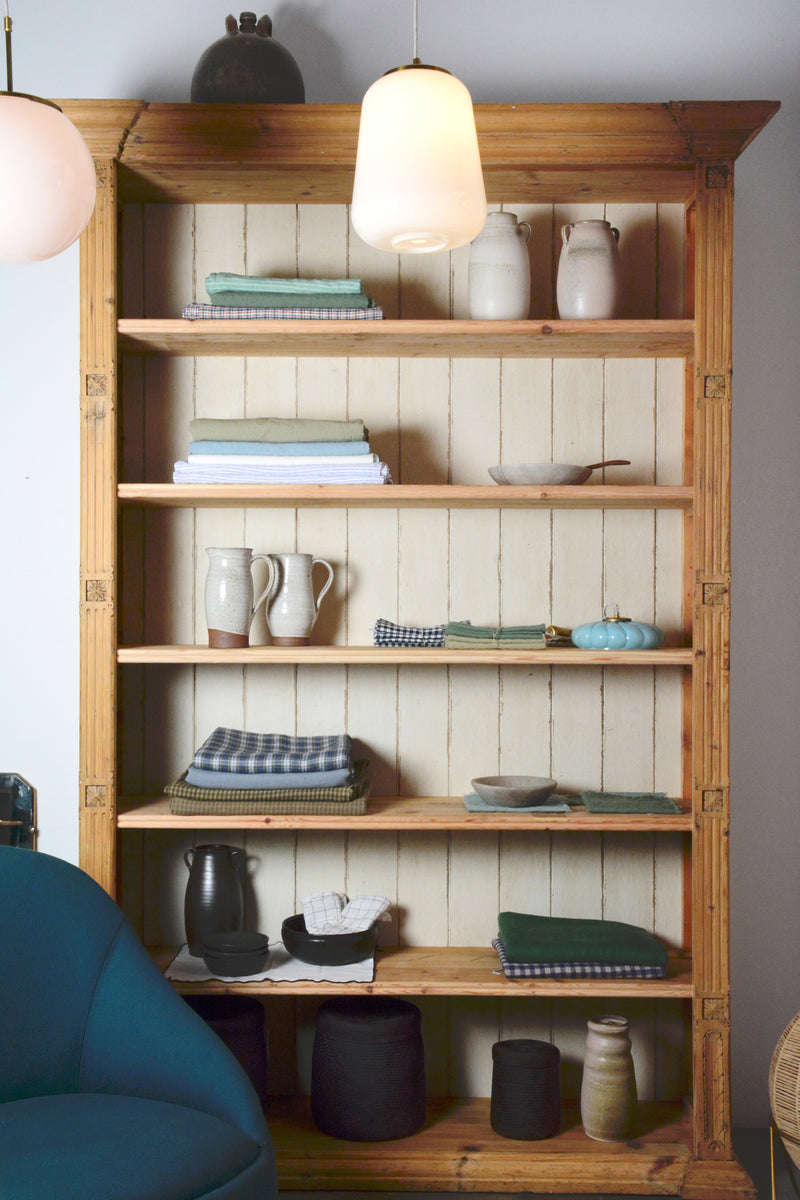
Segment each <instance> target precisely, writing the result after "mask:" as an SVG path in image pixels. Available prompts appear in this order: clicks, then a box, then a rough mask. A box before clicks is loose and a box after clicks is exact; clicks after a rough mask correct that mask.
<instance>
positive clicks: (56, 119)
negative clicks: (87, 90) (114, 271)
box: [0, 0, 97, 263]
mask: <svg viewBox="0 0 800 1200" xmlns="http://www.w3.org/2000/svg"><path fill="white" fill-rule="evenodd" d="M3 28H4V30H5V41H6V74H7V78H8V91H6V92H2V91H0V262H8V263H30V262H41V261H42V259H45V258H52V257H53V255H55V254H60V253H61V251H62V250H66V248H67V246H71V245H72V243H73V242H74V241H75V240H76V238H78V237H80V235H81V233H82V232H83V230H84V228H85V226H86V224H87V222H88V220H89V218H90V216H91V215H92V211H93V209H94V202H95V196H96V190H97V180H96V175H95V169H94V162H93V160H92V156H91V154H90V153H89V148H88V147H87V145H86V143H85V141H84V140H83V138H82V137H81V135H80V133H79V132H78V130H77V129H76V128H75V126H74V125H73V124H72V122H71V121H69V120H68V119H67V118H66V117H65V116H64V114H63V112H62V111H61V109H60V108H59V107H58V105H57V104H53V103H52V102H51V101H50V100H42V99H41V98H40V97H39V96H29V95H26V94H25V93H24V92H15V91H14V86H13V75H12V68H11V18H10V17H9V15H8V0H5V16H4V20H3Z"/></svg>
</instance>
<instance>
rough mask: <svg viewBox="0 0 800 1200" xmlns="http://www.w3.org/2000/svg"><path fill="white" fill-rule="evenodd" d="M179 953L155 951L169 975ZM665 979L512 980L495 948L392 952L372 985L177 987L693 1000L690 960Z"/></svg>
mask: <svg viewBox="0 0 800 1200" xmlns="http://www.w3.org/2000/svg"><path fill="white" fill-rule="evenodd" d="M176 952H177V951H176V947H172V948H163V947H161V948H158V949H154V950H152V951H151V953H152V954H153V956H154V958H155V960H156V963H157V964H158V966H159V967H160V968H161V970H165V969H166V967H167V966H168V964H169V963H170V962H171V960H172V959H173V958H174V956H175V954H176ZM668 970H669V974H668V976H667V977H666V978H665V979H506V977H505V975H503V973H502V970H501V967H500V960H499V959H498V957H497V954H496V952H495V951H494V950H493V949H492V947H491V946H477V947H474V946H389V947H385V948H383V949H379V950H378V955H377V959H376V964H375V978H374V979H373V980H372V982H371V983H348V984H341V983H325V982H322V983H320V982H318V981H316V980H298V981H297V982H289V981H288V980H284V979H282V980H281V981H280V982H277V983H276V982H273V981H272V980H269V979H267V980H262V981H254V982H252V983H224V982H223V981H222V980H221V979H209V980H207V981H205V982H202V983H180V982H177V981H175V982H173V987H174V988H175V990H176V991H178V992H180V993H181V994H183V995H209V994H222V993H227V992H236V993H241V994H242V995H270V996H275V995H281V996H341V995H342V994H343V991H346V992H347V994H348V995H370V996H381V995H382V996H480V997H483V998H486V997H487V996H504V997H506V998H508V997H510V996H572V997H576V996H583V997H591V998H592V999H595V998H597V999H600V998H604V999H608V998H611V997H620V996H627V997H629V998H630V997H636V998H637V999H662V1000H664V999H671V1000H688V999H690V998H691V996H692V971H691V961H690V959H688V958H686V957H684V956H680V955H671V956H670V961H669V966H668Z"/></svg>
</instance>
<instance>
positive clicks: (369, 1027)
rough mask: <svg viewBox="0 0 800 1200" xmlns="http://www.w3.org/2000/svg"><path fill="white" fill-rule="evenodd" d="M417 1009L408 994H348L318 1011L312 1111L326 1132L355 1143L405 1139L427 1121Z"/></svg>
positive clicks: (420, 1035)
mask: <svg viewBox="0 0 800 1200" xmlns="http://www.w3.org/2000/svg"><path fill="white" fill-rule="evenodd" d="M425 1105H426V1093H425V1054H424V1049H423V1045H422V1034H421V1020H420V1012H419V1009H418V1008H417V1007H416V1005H414V1004H410V1003H409V1002H408V1001H406V1000H395V999H391V998H388V997H383V996H347V997H341V998H339V997H337V998H336V999H334V1000H328V1001H326V1002H325V1004H323V1006H322V1007H321V1008H320V1010H319V1013H318V1016H317V1031H316V1035H315V1037H314V1049H313V1053H312V1058H311V1112H312V1115H313V1117H314V1121H315V1122H316V1124H317V1126H318V1127H319V1128H320V1129H321V1130H322V1132H323V1133H327V1134H330V1135H331V1137H337V1138H343V1139H345V1140H347V1141H355V1142H384V1141H389V1140H390V1139H392V1138H401V1137H408V1136H409V1134H412V1133H416V1131H417V1130H418V1129H419V1128H421V1126H422V1125H424V1123H425Z"/></svg>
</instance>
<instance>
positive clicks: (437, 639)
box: [372, 617, 444, 646]
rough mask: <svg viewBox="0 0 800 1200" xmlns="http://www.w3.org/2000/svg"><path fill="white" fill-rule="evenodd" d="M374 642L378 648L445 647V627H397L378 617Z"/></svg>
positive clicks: (392, 622) (373, 635) (391, 622)
mask: <svg viewBox="0 0 800 1200" xmlns="http://www.w3.org/2000/svg"><path fill="white" fill-rule="evenodd" d="M372 640H373V642H374V644H375V645H376V646H443V645H444V625H396V624H395V623H394V621H386V620H385V619H384V618H383V617H378V620H377V621H376V622H375V628H374V629H373V631H372Z"/></svg>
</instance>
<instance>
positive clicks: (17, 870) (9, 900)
mask: <svg viewBox="0 0 800 1200" xmlns="http://www.w3.org/2000/svg"><path fill="white" fill-rule="evenodd" d="M276 1194H277V1184H276V1175H275V1156H274V1152H273V1148H272V1143H271V1141H270V1137H269V1133H268V1131H267V1127H266V1124H265V1121H264V1116H263V1113H262V1110H261V1107H260V1104H259V1102H258V1098H257V1096H256V1094H255V1091H254V1090H253V1087H252V1085H251V1084H250V1081H249V1080H248V1078H247V1076H246V1075H245V1073H244V1071H243V1070H242V1068H241V1067H240V1066H239V1064H238V1062H237V1061H236V1060H235V1058H234V1057H233V1055H232V1054H231V1053H230V1051H229V1050H228V1049H227V1048H226V1047H225V1046H224V1045H223V1043H222V1042H221V1041H220V1040H219V1038H218V1037H217V1036H216V1034H214V1033H213V1032H212V1031H211V1030H210V1029H209V1028H208V1026H207V1025H206V1024H205V1022H204V1021H203V1020H202V1019H201V1018H200V1017H198V1016H197V1014H196V1013H194V1012H193V1011H192V1010H191V1008H190V1007H189V1005H188V1004H186V1003H184V1001H183V1000H182V999H181V998H180V997H179V996H177V995H176V994H175V993H174V992H173V990H172V988H171V987H170V985H169V984H168V983H167V982H166V981H165V980H164V978H163V977H162V975H161V974H160V972H159V971H158V970H157V968H156V967H155V966H154V965H153V963H152V961H151V960H150V957H149V955H148V954H147V952H146V951H145V949H144V947H143V946H142V944H141V942H140V941H139V940H138V938H137V937H136V935H135V934H134V932H133V930H132V929H131V927H130V925H129V924H128V922H127V921H126V919H125V917H124V916H123V914H122V913H121V912H120V910H119V908H117V906H116V905H115V904H114V902H113V901H112V900H111V899H109V897H108V896H107V895H106V894H105V892H104V891H103V890H102V889H101V888H100V887H98V885H97V884H96V883H94V881H93V880H92V879H90V878H89V876H88V875H86V874H84V873H83V872H82V871H80V870H78V868H77V867H73V866H71V865H70V864H68V863H65V862H62V861H61V860H60V859H57V858H52V857H50V856H49V855H46V854H40V853H37V852H35V851H31V850H21V849H17V848H11V847H6V846H0V1196H2V1198H3V1200H44V1198H45V1197H58V1200H198V1198H200V1197H213V1198H214V1200H271V1198H272V1197H275V1196H276Z"/></svg>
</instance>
